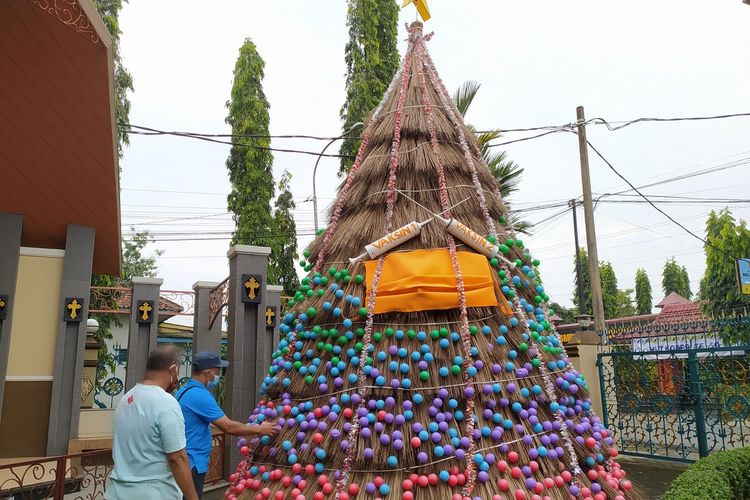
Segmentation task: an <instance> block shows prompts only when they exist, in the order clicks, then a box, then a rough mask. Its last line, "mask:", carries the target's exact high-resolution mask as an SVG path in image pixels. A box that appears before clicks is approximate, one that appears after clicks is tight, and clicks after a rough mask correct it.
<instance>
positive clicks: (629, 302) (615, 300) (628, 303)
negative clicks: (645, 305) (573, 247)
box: [573, 248, 636, 319]
mask: <svg viewBox="0 0 750 500" xmlns="http://www.w3.org/2000/svg"><path fill="white" fill-rule="evenodd" d="M578 255H579V256H580V259H581V281H582V288H583V304H579V300H578V276H577V274H576V278H575V280H574V286H575V288H574V293H573V303H574V304H575V305H576V307H577V309H578V311H580V313H579V314H591V315H593V314H594V308H593V299H592V289H591V272H590V269H589V254H588V252H586V250H585V249H584V248H579V249H578ZM575 265H576V264H575V260H574V261H573V272H574V273H575V272H576V268H575ZM599 280H600V282H601V286H602V302H604V318H605V319H612V318H619V317H623V316H633V315H635V314H636V308H635V305H634V304H633V297H632V294H633V290H631V289H626V290H620V289H619V288H617V275H616V274H615V270H614V268H613V267H612V264H611V263H610V262H600V263H599Z"/></svg>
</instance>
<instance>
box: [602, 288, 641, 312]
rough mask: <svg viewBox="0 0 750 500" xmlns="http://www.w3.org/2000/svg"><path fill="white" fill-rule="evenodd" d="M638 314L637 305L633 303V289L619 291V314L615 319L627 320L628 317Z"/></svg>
mask: <svg viewBox="0 0 750 500" xmlns="http://www.w3.org/2000/svg"><path fill="white" fill-rule="evenodd" d="M636 314H637V311H636V305H635V302H634V301H633V289H632V288H626V289H619V290H617V312H616V313H615V315H614V316H613V317H614V318H625V317H628V316H635V315H636ZM608 319H609V318H608Z"/></svg>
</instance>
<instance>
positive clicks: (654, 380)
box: [597, 315, 750, 461]
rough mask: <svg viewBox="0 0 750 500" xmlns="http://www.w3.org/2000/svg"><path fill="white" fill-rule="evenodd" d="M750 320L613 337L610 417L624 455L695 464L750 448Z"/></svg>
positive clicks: (605, 399) (606, 372)
mask: <svg viewBox="0 0 750 500" xmlns="http://www.w3.org/2000/svg"><path fill="white" fill-rule="evenodd" d="M749 330H750V316H739V315H738V316H734V317H722V318H716V319H700V320H696V321H686V322H675V323H661V324H659V323H655V324H650V325H645V326H641V327H640V328H637V329H633V330H631V331H627V332H620V333H618V334H617V335H611V333H610V335H609V338H608V341H609V342H608V343H607V344H605V345H602V349H601V352H600V353H599V355H598V359H597V365H598V368H599V382H600V386H601V397H602V417H603V419H604V423H605V425H607V426H608V427H609V428H610V430H612V431H614V434H615V438H616V440H617V443H618V445H619V446H618V447H619V449H620V452H621V453H624V454H631V455H639V456H649V457H655V458H666V459H670V460H681V461H692V460H697V459H698V458H700V457H703V456H706V455H707V454H709V453H711V452H714V451H719V450H724V449H731V448H737V447H743V446H748V445H750V432H748V431H750V341H749V340H750V339H748V335H747V334H748V331H749Z"/></svg>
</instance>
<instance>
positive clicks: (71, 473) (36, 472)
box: [0, 429, 226, 500]
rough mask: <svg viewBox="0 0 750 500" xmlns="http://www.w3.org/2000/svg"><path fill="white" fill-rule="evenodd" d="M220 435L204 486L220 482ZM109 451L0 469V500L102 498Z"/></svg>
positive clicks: (216, 434)
mask: <svg viewBox="0 0 750 500" xmlns="http://www.w3.org/2000/svg"><path fill="white" fill-rule="evenodd" d="M225 442H226V438H225V435H224V433H223V432H221V431H220V430H218V429H214V432H213V436H212V449H211V457H210V459H209V463H208V472H207V473H206V480H205V484H206V485H207V486H210V485H213V484H216V483H219V482H221V481H222V480H223V478H224V445H225ZM113 466H114V463H113V461H112V450H110V449H104V450H96V451H87V452H83V453H76V454H71V455H60V456H55V457H46V458H39V459H35V460H27V461H23V462H17V463H11V464H4V465H0V500H6V499H7V500H43V499H50V500H63V499H65V500H97V499H103V498H104V497H105V490H106V485H107V479H108V478H109V475H110V473H111V472H112V468H113Z"/></svg>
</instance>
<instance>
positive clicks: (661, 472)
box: [203, 455, 688, 500]
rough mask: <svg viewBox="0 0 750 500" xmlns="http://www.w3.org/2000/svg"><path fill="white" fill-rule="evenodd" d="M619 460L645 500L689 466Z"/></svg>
mask: <svg viewBox="0 0 750 500" xmlns="http://www.w3.org/2000/svg"><path fill="white" fill-rule="evenodd" d="M617 460H618V462H620V464H622V467H623V468H624V469H625V470H626V471H627V473H628V476H630V479H631V480H632V481H633V482H634V483H635V484H637V485H638V487H639V488H640V490H641V491H642V492H643V498H644V500H646V499H647V500H658V499H659V498H660V497H661V495H663V494H664V492H665V491H667V488H668V487H669V483H670V482H672V480H673V479H674V478H675V477H677V476H678V475H679V474H680V473H681V472H682V471H684V470H685V469H686V468H687V466H688V464H685V463H680V462H668V461H665V460H651V459H648V458H636V457H626V456H623V455H620V457H619V458H618V459H617ZM223 496H224V487H222V488H220V489H217V490H214V491H210V492H206V493H204V494H203V500H220V499H221V498H223Z"/></svg>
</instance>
